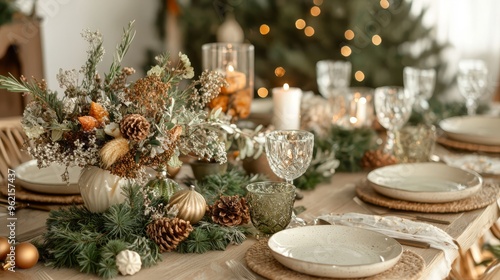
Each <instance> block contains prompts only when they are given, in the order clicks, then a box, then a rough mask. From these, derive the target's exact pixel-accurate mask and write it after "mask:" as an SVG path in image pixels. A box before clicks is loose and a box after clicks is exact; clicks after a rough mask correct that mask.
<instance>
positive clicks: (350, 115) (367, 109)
mask: <svg viewBox="0 0 500 280" xmlns="http://www.w3.org/2000/svg"><path fill="white" fill-rule="evenodd" d="M373 93H374V89H372V88H368V87H351V88H349V89H348V93H347V96H346V101H347V106H346V120H345V121H346V122H347V123H348V126H350V127H371V126H372V123H373V120H374V118H375V113H374V109H373Z"/></svg>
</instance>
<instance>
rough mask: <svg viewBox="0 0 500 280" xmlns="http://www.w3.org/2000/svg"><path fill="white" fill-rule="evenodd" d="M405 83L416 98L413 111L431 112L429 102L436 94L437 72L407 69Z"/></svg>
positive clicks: (404, 77)
mask: <svg viewBox="0 0 500 280" xmlns="http://www.w3.org/2000/svg"><path fill="white" fill-rule="evenodd" d="M403 81H404V85H405V88H406V89H407V90H409V91H410V92H411V93H412V94H413V96H414V97H415V103H414V104H413V109H414V110H416V111H420V112H422V113H424V114H425V113H426V112H427V111H428V110H429V102H428V100H429V99H430V98H431V97H432V93H433V92H434V84H435V82H436V70H435V69H432V68H429V69H420V68H415V67H405V68H404V69H403Z"/></svg>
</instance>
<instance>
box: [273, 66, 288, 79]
mask: <svg viewBox="0 0 500 280" xmlns="http://www.w3.org/2000/svg"><path fill="white" fill-rule="evenodd" d="M285 73H286V71H285V68H283V67H281V66H278V67H276V69H274V75H276V77H283V76H285Z"/></svg>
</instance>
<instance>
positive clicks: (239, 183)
mask: <svg viewBox="0 0 500 280" xmlns="http://www.w3.org/2000/svg"><path fill="white" fill-rule="evenodd" d="M263 180H265V176H264V175H262V174H259V175H255V176H249V175H247V174H246V173H245V171H244V170H243V169H241V168H240V167H237V166H234V165H230V166H229V167H228V171H227V172H226V173H224V174H214V175H210V176H206V177H205V178H204V179H203V180H202V181H196V180H195V179H194V178H187V179H186V180H185V182H184V183H185V184H186V185H194V186H195V187H196V190H197V191H198V192H200V193H201V194H202V195H203V196H204V197H205V199H206V201H207V203H208V204H213V203H214V202H215V201H216V200H217V199H219V197H220V196H221V195H227V196H233V195H239V196H241V197H243V196H245V194H246V189H245V186H246V185H248V184H249V183H251V182H256V181H263Z"/></svg>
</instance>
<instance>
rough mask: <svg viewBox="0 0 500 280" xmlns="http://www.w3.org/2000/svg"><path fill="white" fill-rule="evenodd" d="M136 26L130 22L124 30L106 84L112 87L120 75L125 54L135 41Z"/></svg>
mask: <svg viewBox="0 0 500 280" xmlns="http://www.w3.org/2000/svg"><path fill="white" fill-rule="evenodd" d="M133 25H134V21H131V22H129V24H128V26H127V28H124V29H123V36H122V41H121V42H120V44H119V45H118V46H117V47H116V52H115V55H114V57H113V62H112V63H111V66H110V67H109V73H108V74H107V75H106V84H107V85H110V84H111V83H112V82H113V80H114V79H115V78H116V76H118V75H119V74H120V69H121V62H122V60H123V57H125V54H126V53H127V52H128V50H129V48H130V44H131V43H132V41H133V40H134V37H135V31H133V30H132V27H133Z"/></svg>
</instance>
